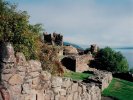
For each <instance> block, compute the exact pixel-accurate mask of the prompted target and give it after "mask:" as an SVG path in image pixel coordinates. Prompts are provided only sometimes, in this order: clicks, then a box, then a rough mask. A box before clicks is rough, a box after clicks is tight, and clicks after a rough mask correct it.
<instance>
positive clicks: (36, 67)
mask: <svg viewBox="0 0 133 100" xmlns="http://www.w3.org/2000/svg"><path fill="white" fill-rule="evenodd" d="M28 70H29V72H34V71H41V70H42V68H41V63H40V62H39V61H37V60H30V61H29V67H28Z"/></svg>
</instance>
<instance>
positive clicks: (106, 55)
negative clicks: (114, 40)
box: [94, 47, 128, 72]
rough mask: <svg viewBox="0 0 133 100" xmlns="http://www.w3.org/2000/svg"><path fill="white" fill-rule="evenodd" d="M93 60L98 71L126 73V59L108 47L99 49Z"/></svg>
mask: <svg viewBox="0 0 133 100" xmlns="http://www.w3.org/2000/svg"><path fill="white" fill-rule="evenodd" d="M95 59H96V60H95V62H94V64H95V66H96V67H97V68H98V69H102V70H108V71H111V72H126V71H128V62H127V60H126V58H125V57H124V56H123V55H122V54H121V53H120V52H115V51H114V50H112V49H111V48H109V47H105V48H104V49H100V50H99V52H98V53H97V54H96V56H95Z"/></svg>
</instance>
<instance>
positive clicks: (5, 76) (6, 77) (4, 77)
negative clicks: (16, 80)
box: [1, 74, 12, 81]
mask: <svg viewBox="0 0 133 100" xmlns="http://www.w3.org/2000/svg"><path fill="white" fill-rule="evenodd" d="M11 76H12V74H4V75H3V74H2V75H1V80H3V81H8V80H9V78H10V77H11Z"/></svg>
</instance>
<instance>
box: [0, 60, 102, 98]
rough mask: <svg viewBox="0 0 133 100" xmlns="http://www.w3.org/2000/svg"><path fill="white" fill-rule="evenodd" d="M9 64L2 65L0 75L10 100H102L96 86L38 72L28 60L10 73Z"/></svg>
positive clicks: (34, 63) (36, 62)
mask: <svg viewBox="0 0 133 100" xmlns="http://www.w3.org/2000/svg"><path fill="white" fill-rule="evenodd" d="M9 65H10V64H8V65H6V64H5V65H4V67H5V66H6V68H5V69H3V72H2V74H1V75H2V82H3V85H4V87H5V88H6V89H7V90H8V92H9V96H10V99H9V100H101V91H100V89H99V87H97V86H95V84H85V83H81V82H73V81H72V80H71V79H69V78H61V77H55V76H51V74H50V73H48V72H46V71H42V70H41V64H40V62H38V61H33V60H31V61H29V62H27V64H26V65H25V66H22V65H21V64H20V63H19V65H18V66H11V67H12V68H11V70H10V69H8V68H7V67H10V66H9ZM15 69H16V70H15Z"/></svg>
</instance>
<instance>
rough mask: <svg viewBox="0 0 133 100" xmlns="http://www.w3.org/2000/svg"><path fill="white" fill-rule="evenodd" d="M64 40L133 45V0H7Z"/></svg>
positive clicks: (82, 43) (77, 42)
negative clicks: (59, 34) (60, 34)
mask: <svg viewBox="0 0 133 100" xmlns="http://www.w3.org/2000/svg"><path fill="white" fill-rule="evenodd" d="M6 1H10V2H14V3H16V4H18V9H20V10H25V11H27V12H28V14H29V15H30V23H32V24H35V23H42V24H43V25H44V28H45V30H46V31H47V32H50V33H52V32H58V33H62V34H63V35H64V41H67V42H71V43H76V44H80V45H86V46H89V45H90V44H98V45H99V46H111V47H122V46H131V47H133V0H6Z"/></svg>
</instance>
